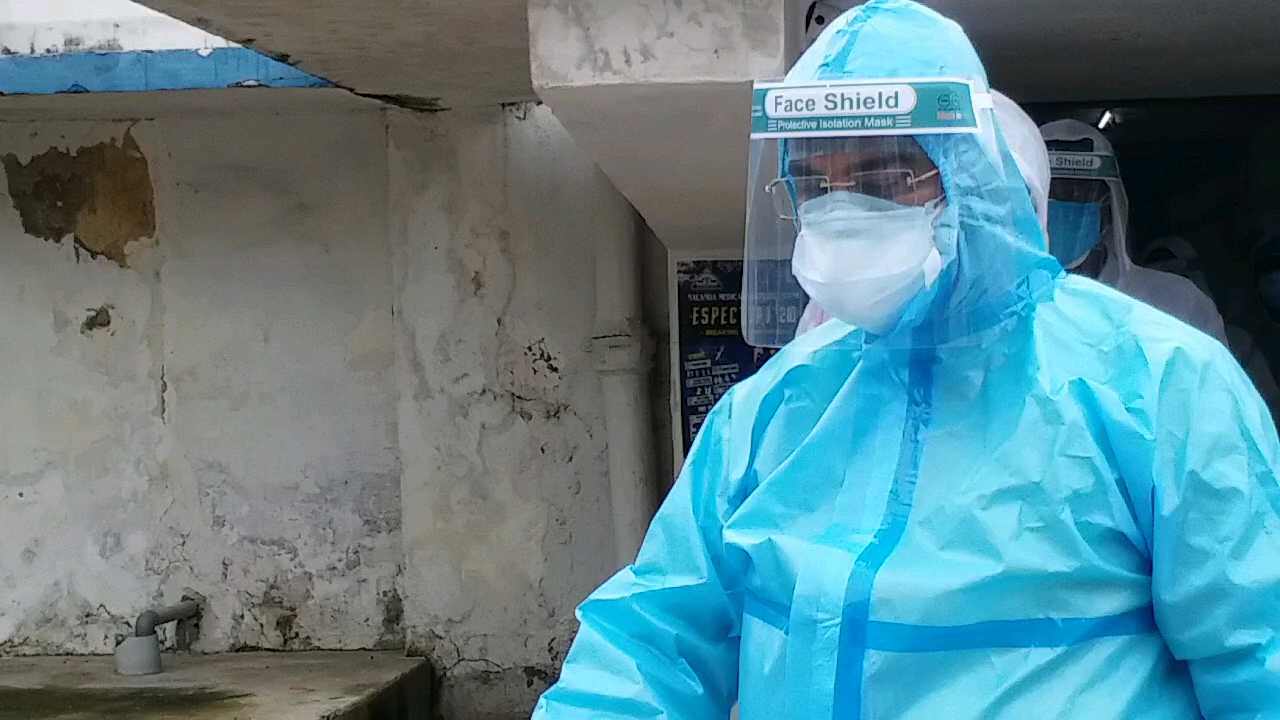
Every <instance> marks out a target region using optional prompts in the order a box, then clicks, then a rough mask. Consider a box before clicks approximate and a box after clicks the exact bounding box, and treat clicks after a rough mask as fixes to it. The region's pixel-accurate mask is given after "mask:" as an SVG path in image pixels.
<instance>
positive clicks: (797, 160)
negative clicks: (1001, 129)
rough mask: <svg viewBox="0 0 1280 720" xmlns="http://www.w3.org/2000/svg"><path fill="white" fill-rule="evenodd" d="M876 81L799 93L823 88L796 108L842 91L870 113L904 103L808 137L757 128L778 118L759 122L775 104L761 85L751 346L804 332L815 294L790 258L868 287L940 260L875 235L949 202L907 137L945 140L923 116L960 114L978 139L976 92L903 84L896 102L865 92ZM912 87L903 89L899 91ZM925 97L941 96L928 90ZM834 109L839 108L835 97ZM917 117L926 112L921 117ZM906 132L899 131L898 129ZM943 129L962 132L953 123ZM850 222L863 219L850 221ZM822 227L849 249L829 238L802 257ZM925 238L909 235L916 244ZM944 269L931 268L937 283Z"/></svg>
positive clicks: (749, 278) (889, 297) (748, 257)
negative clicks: (800, 243)
mask: <svg viewBox="0 0 1280 720" xmlns="http://www.w3.org/2000/svg"><path fill="white" fill-rule="evenodd" d="M868 85H871V86H872V87H874V84H869V83H857V84H853V83H844V84H839V83H833V84H830V85H825V86H798V87H799V88H801V89H804V88H815V87H820V90H818V91H815V92H811V93H809V94H808V95H806V94H804V93H800V94H798V95H797V96H796V97H797V98H799V99H797V100H795V102H797V103H802V102H804V100H805V98H812V99H815V100H816V101H817V103H818V107H821V106H822V105H821V103H822V102H824V101H827V100H829V98H830V97H831V96H830V95H829V93H827V92H826V91H827V90H831V91H833V92H835V91H836V90H838V89H840V88H842V87H843V88H845V94H844V95H843V96H841V97H853V96H854V94H855V93H857V95H856V97H859V98H862V100H861V101H860V102H862V103H866V104H868V105H871V106H875V105H876V104H877V103H880V104H890V105H896V106H897V107H894V108H889V111H890V112H891V113H892V112H897V113H898V114H897V115H894V114H889V115H887V116H885V117H883V118H881V117H880V116H877V115H874V114H873V115H866V114H863V115H857V114H854V115H847V116H843V117H827V116H819V117H821V118H825V119H829V120H832V123H831V125H836V126H839V125H841V123H839V122H836V121H837V120H846V121H849V124H852V125H858V126H860V128H861V129H858V130H850V129H849V128H848V127H847V126H842V127H834V128H832V129H830V130H829V131H827V132H824V131H822V130H807V131H801V132H800V133H799V134H798V135H795V134H790V133H787V132H785V131H780V132H777V133H768V132H764V133H757V132H755V131H756V130H758V129H760V126H761V125H762V124H766V127H767V123H768V122H770V120H772V118H767V117H766V118H764V119H763V120H762V119H761V115H762V114H767V108H766V106H767V105H768V96H767V95H766V94H764V93H763V92H762V90H761V86H758V87H757V98H756V100H757V103H756V108H755V111H756V113H757V114H756V115H754V116H753V137H752V142H751V149H750V159H749V165H748V178H747V182H748V198H747V228H746V229H747V234H746V245H745V251H744V253H745V263H744V278H743V305H744V308H743V334H744V336H745V337H746V339H747V341H748V342H749V343H751V344H752V345H760V346H768V347H780V346H782V345H784V344H786V343H787V342H789V341H790V340H791V339H792V338H793V337H794V336H795V335H796V328H797V324H798V323H800V321H801V319H802V317H805V313H806V308H807V307H808V306H809V304H810V298H809V296H808V295H807V293H806V292H805V290H804V288H803V287H802V285H801V282H800V281H798V280H797V278H796V276H795V274H794V273H793V260H794V261H795V262H796V263H797V264H802V265H807V266H812V267H813V269H814V270H815V271H818V272H815V273H814V274H817V275H821V276H823V277H825V278H829V279H831V280H832V281H837V282H838V281H845V280H847V281H853V282H857V281H867V280H869V278H868V277H867V276H868V275H869V274H875V277H876V278H882V279H883V281H884V282H888V283H895V282H897V280H898V279H899V278H897V277H895V273H898V272H901V273H908V272H919V271H920V267H921V265H922V264H924V263H925V258H924V257H916V255H919V254H921V253H928V252H933V253H934V255H935V256H936V250H934V248H933V247H932V244H931V243H930V244H929V246H928V247H917V246H916V244H910V243H905V242H904V243H901V244H891V246H888V247H886V246H885V245H884V244H883V243H877V242H875V241H876V240H883V239H884V233H879V232H877V227H878V226H883V227H884V228H885V229H886V230H889V231H891V230H892V228H893V227H895V226H896V227H902V226H903V224H904V223H907V224H911V223H914V224H915V225H916V226H917V227H918V226H919V224H920V222H921V218H923V219H924V220H925V221H927V220H928V219H929V218H931V217H934V216H936V214H937V212H938V209H939V208H940V205H941V203H942V202H943V201H944V192H943V186H942V177H941V173H940V171H939V169H938V167H937V166H936V165H935V164H934V163H933V161H932V159H930V157H929V155H928V154H927V153H926V152H925V150H924V148H923V147H921V145H920V143H919V142H918V141H917V140H916V139H915V137H914V135H913V134H910V133H912V132H913V128H912V127H910V126H911V125H913V124H916V125H926V127H923V128H915V129H919V130H921V134H923V133H924V132H937V131H938V129H937V128H930V127H927V124H926V123H923V122H922V120H921V118H922V117H924V118H926V119H928V120H930V121H933V122H935V123H936V122H937V121H938V118H939V117H941V118H943V119H944V120H943V122H948V119H949V118H956V117H960V118H967V119H968V123H969V124H971V125H972V128H973V131H975V132H976V128H977V120H976V117H975V115H974V111H973V109H972V100H971V98H972V92H971V90H970V89H969V86H968V84H960V88H959V92H957V88H956V87H955V85H957V84H956V83H946V82H935V83H922V84H921V86H919V87H917V86H912V85H906V84H904V83H895V84H894V85H892V86H890V87H894V88H899V90H898V92H899V93H900V94H899V95H897V96H886V95H885V94H884V93H883V92H879V93H876V92H868V91H867V88H868ZM880 86H882V87H883V86H885V84H884V83H881V84H880ZM904 86H905V87H906V91H905V92H903V91H901V90H900V89H901V88H903V87H904ZM765 87H783V89H787V90H790V89H791V88H786V87H785V86H765ZM925 89H928V90H932V91H933V93H932V94H926V93H925V92H924V90H925ZM887 97H896V98H897V100H896V101H894V100H889V99H886V98H887ZM904 101H905V102H904ZM855 104H856V103H849V104H846V105H845V107H846V108H848V107H851V106H854V105H855ZM836 105H837V107H836V109H837V110H838V109H839V105H838V101H836ZM908 105H910V107H907V106H908ZM770 107H771V108H772V109H775V110H776V109H778V108H779V106H777V105H772V106H770ZM904 108H907V112H906V113H905V114H903V113H901V112H900V111H901V110H902V109H904ZM919 109H923V110H924V112H925V113H926V115H925V116H921V115H920V114H919ZM913 110H916V114H913V113H912V111H913ZM870 118H874V119H876V121H877V122H876V123H870V125H872V126H873V127H871V128H870V129H868V127H867V123H864V122H861V121H865V120H868V119H870ZM805 119H807V120H810V121H813V120H815V118H813V117H808V118H805ZM799 122H801V121H799V120H798V121H797V123H799ZM812 124H815V125H816V124H820V123H816V122H813V123H812ZM801 126H802V127H806V126H804V125H801ZM904 126H905V127H904ZM809 127H811V125H810V126H809ZM899 127H901V128H903V129H902V131H901V132H900V131H899V130H898V129H897V128H899ZM943 129H944V130H946V131H955V130H954V129H953V128H951V127H945V128H943ZM961 129H962V130H963V128H961ZM886 133H888V134H886ZM851 215H853V216H856V217H859V218H862V219H865V221H866V222H865V223H864V224H863V225H858V224H857V223H854V225H851V224H850V216H851ZM917 216H919V217H917ZM837 217H838V218H839V220H838V222H837V220H836V219H837ZM881 224H883V225H881ZM855 226H857V227H855ZM820 227H821V228H825V229H827V230H830V231H833V232H838V233H839V235H838V237H837V238H836V239H838V240H841V242H837V243H832V242H824V243H822V247H823V249H824V250H826V251H827V252H823V253H802V255H805V257H797V256H796V240H797V238H798V236H799V235H800V233H801V231H802V230H805V229H806V228H808V232H809V233H811V234H812V233H813V232H815V231H816V229H817V228H820ZM836 228H839V229H838V230H837V229H836ZM918 235H919V234H918V233H912V237H918ZM930 239H931V238H930ZM908 245H910V246H908ZM807 247H808V245H807ZM887 256H892V257H887ZM936 272H937V268H934V277H936ZM930 279H931V278H930ZM807 282H808V287H810V288H812V287H813V284H812V283H813V282H815V280H814V279H813V277H812V275H811V276H808V277H807ZM904 287H905V286H904ZM884 295H885V297H886V301H890V302H891V301H893V299H894V298H893V290H892V289H888V290H886V291H885V292H884ZM810 314H812V312H811V313H810Z"/></svg>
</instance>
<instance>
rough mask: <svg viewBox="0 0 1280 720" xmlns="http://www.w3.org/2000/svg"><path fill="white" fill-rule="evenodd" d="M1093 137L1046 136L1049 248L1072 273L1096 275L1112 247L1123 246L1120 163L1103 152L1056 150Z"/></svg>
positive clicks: (1120, 250) (1118, 250)
mask: <svg viewBox="0 0 1280 720" xmlns="http://www.w3.org/2000/svg"><path fill="white" fill-rule="evenodd" d="M1078 144H1089V145H1092V143H1091V141H1089V140H1087V139H1086V140H1084V141H1076V142H1060V141H1050V142H1049V145H1050V148H1051V152H1050V154H1049V164H1050V168H1051V174H1052V181H1051V182H1050V185H1049V251H1050V252H1051V253H1052V254H1053V255H1054V256H1055V257H1057V258H1058V261H1059V262H1061V263H1062V266H1063V267H1065V268H1067V269H1068V270H1070V271H1071V272H1073V273H1076V274H1079V275H1084V276H1086V277H1091V278H1097V277H1099V276H1100V275H1101V273H1102V269H1103V268H1104V267H1105V266H1106V264H1107V260H1108V259H1109V258H1110V257H1111V254H1112V253H1120V252H1124V249H1123V248H1124V242H1123V238H1122V237H1121V236H1120V235H1119V233H1120V232H1121V231H1122V228H1120V227H1118V226H1117V224H1116V218H1117V217H1123V212H1124V210H1125V208H1123V206H1122V200H1123V198H1118V197H1117V194H1116V190H1115V188H1116V187H1117V186H1118V185H1119V182H1120V179H1119V178H1120V176H1119V168H1118V167H1117V163H1116V160H1115V157H1114V156H1111V155H1108V154H1105V153H1090V152H1065V151H1054V150H1056V148H1061V147H1063V146H1069V145H1078Z"/></svg>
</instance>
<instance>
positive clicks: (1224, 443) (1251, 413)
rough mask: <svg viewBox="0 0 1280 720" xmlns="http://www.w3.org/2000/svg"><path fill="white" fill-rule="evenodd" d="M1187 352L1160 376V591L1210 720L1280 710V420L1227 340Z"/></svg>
mask: <svg viewBox="0 0 1280 720" xmlns="http://www.w3.org/2000/svg"><path fill="white" fill-rule="evenodd" d="M1212 350H1213V351H1214V353H1215V354H1214V356H1213V359H1212V361H1211V362H1209V363H1204V362H1200V363H1195V362H1193V361H1191V360H1189V359H1187V357H1186V356H1187V352H1186V351H1178V352H1177V354H1176V355H1175V358H1174V360H1172V361H1171V362H1170V366H1169V367H1167V368H1166V372H1165V374H1164V378H1163V381H1162V382H1161V385H1160V396H1159V407H1160V412H1159V413H1158V415H1157V421H1156V427H1155V431H1156V440H1157V443H1156V462H1155V467H1154V469H1155V471H1156V477H1155V485H1154V488H1153V493H1152V503H1153V521H1154V523H1153V537H1152V596H1153V601H1154V605H1155V612H1156V620H1157V623H1158V624H1159V627H1160V631H1161V633H1162V634H1163V636H1164V638H1165V641H1166V642H1167V644H1168V646H1169V648H1170V650H1171V651H1172V652H1173V654H1174V656H1176V657H1177V658H1178V659H1180V660H1183V661H1185V662H1186V663H1187V665H1188V668H1189V670H1190V673H1191V678H1192V681H1193V683H1194V685H1195V691H1196V696H1197V698H1198V699H1199V702H1200V709H1201V713H1202V714H1203V715H1204V717H1205V718H1206V719H1207V720H1220V719H1224V718H1231V719H1243V718H1262V717H1280V485H1278V484H1277V457H1278V456H1277V439H1276V431H1275V427H1274V425H1273V424H1272V422H1271V418H1270V416H1269V414H1268V412H1267V410H1266V406H1265V405H1264V404H1263V403H1262V400H1261V399H1260V398H1259V397H1258V394H1257V392H1256V391H1255V390H1254V389H1253V386H1252V384H1251V383H1250V382H1249V380H1248V378H1247V377H1246V376H1245V375H1244V372H1243V371H1242V370H1241V369H1240V367H1239V365H1238V364H1237V363H1236V362H1235V361H1234V360H1233V359H1232V358H1231V357H1230V355H1229V354H1228V353H1227V351H1226V350H1225V349H1223V348H1218V347H1214V348H1212Z"/></svg>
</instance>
